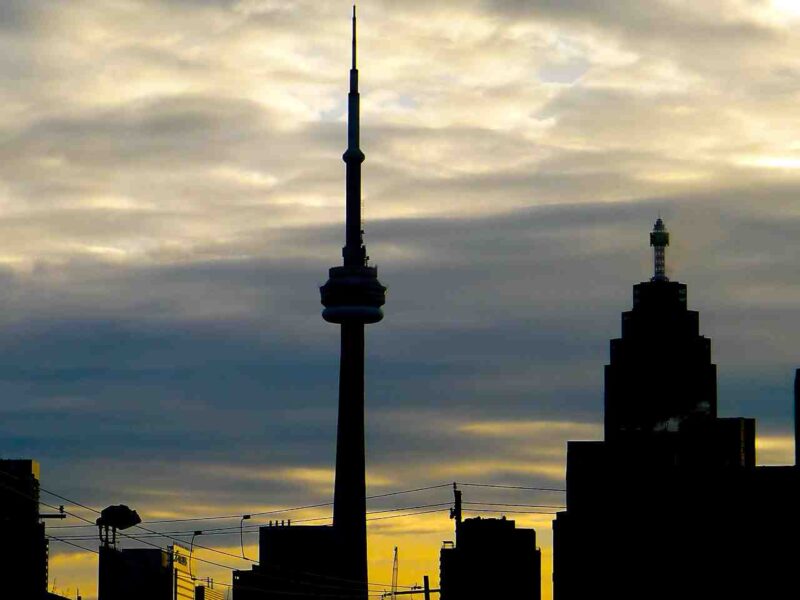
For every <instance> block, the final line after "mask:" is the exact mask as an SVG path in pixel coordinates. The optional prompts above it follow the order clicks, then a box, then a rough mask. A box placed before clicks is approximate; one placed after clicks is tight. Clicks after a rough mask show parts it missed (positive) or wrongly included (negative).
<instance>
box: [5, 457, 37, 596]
mask: <svg viewBox="0 0 800 600" xmlns="http://www.w3.org/2000/svg"><path fill="white" fill-rule="evenodd" d="M47 565H48V543H47V539H46V538H45V532H44V523H42V522H41V521H40V519H39V463H37V462H36V461H35V460H0V579H2V581H3V586H4V588H5V589H6V590H10V591H13V592H14V593H15V594H16V597H19V598H26V599H28V598H30V599H38V598H43V597H44V596H45V594H46V593H47ZM9 597H12V598H13V597H15V596H13V595H11V594H10V595H9Z"/></svg>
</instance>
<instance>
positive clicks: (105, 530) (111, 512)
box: [95, 504, 142, 547]
mask: <svg viewBox="0 0 800 600" xmlns="http://www.w3.org/2000/svg"><path fill="white" fill-rule="evenodd" d="M95 522H96V524H97V527H98V528H99V530H100V541H101V542H102V543H103V545H104V546H106V547H108V546H109V545H110V546H116V543H117V531H124V530H125V529H130V528H131V527H134V526H135V525H138V524H139V523H141V522H142V519H141V517H139V514H138V513H137V512H136V511H135V510H132V509H131V508H129V507H128V506H126V505H124V504H116V505H114V506H108V507H106V508H104V509H103V510H101V511H100V516H99V517H97V521H95Z"/></svg>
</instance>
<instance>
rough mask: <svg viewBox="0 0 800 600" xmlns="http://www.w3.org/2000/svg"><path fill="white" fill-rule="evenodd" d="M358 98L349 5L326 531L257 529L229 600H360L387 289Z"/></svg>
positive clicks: (332, 309) (330, 285)
mask: <svg viewBox="0 0 800 600" xmlns="http://www.w3.org/2000/svg"><path fill="white" fill-rule="evenodd" d="M359 102H360V96H359V90H358V68H357V64H356V13H355V7H354V8H353V36H352V66H351V69H350V92H349V95H348V128H347V131H348V135H347V140H348V144H347V150H346V151H345V153H344V156H343V159H344V162H345V164H346V167H347V172H346V209H345V210H346V219H345V221H346V226H345V246H344V248H343V250H342V255H343V265H342V266H338V267H333V268H332V269H330V271H329V279H328V281H327V283H326V284H325V285H324V286H322V288H321V290H320V292H321V297H322V298H321V299H322V304H323V306H324V307H325V309H324V310H323V312H322V316H323V318H324V319H325V320H326V321H328V322H329V323H335V324H337V325H340V326H341V355H340V369H339V413H338V427H337V434H336V482H335V489H334V498H333V504H334V506H333V526H332V527H325V526H315V527H289V526H275V527H264V528H262V529H261V532H260V538H259V552H260V558H261V560H260V564H259V565H258V566H256V567H253V569H252V570H250V571H236V572H234V579H233V585H234V588H233V589H234V595H235V597H236V600H248V599H250V598H253V599H256V598H257V599H259V600H265V599H269V598H284V597H286V596H287V595H291V596H292V597H294V598H297V599H298V600H301V599H302V598H317V597H319V596H320V595H321V594H328V595H336V594H342V595H345V596H347V597H350V598H360V599H362V600H366V598H367V596H368V574H367V523H366V456H365V449H364V326H365V325H368V324H371V323H377V322H378V321H380V320H381V319H382V318H383V311H382V310H381V307H382V306H383V304H384V302H385V296H386V288H384V287H383V286H382V285H381V284H380V282H379V281H378V270H377V268H376V267H374V266H370V265H369V257H368V256H367V252H366V247H365V246H364V240H363V233H364V232H363V229H362V219H361V163H362V162H364V153H363V152H362V151H361V148H360V142H359V139H360V107H359Z"/></svg>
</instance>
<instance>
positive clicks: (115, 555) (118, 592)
mask: <svg viewBox="0 0 800 600" xmlns="http://www.w3.org/2000/svg"><path fill="white" fill-rule="evenodd" d="M189 560H190V556H189V551H188V550H187V549H186V548H182V547H181V546H178V545H173V546H169V547H168V548H167V550H161V549H160V548H130V549H124V550H119V549H117V548H114V547H112V546H107V545H103V546H101V547H100V560H99V574H98V595H97V597H98V600H141V599H142V598H147V599H148V600H194V597H195V585H194V581H193V580H192V577H191V573H190V570H189Z"/></svg>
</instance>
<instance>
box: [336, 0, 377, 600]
mask: <svg viewBox="0 0 800 600" xmlns="http://www.w3.org/2000/svg"><path fill="white" fill-rule="evenodd" d="M352 43H353V63H352V67H351V69H350V93H349V95H348V124H347V134H348V135H347V141H348V144H347V151H346V152H345V153H344V156H343V157H342V158H343V159H344V162H345V165H346V172H347V175H346V181H347V183H346V219H345V222H346V232H345V246H344V248H343V249H342V256H343V259H344V260H343V265H342V266H339V267H333V268H332V269H330V271H329V279H328V281H327V283H326V284H325V285H323V286H322V288H320V293H321V296H322V305H323V306H324V307H325V308H324V310H323V311H322V318H323V319H325V320H326V321H328V322H329V323H335V324H337V325H340V326H341V355H340V364H339V414H338V425H337V432H336V481H335V486H334V497H333V529H334V534H335V537H336V539H337V546H338V547H337V554H338V556H336V558H335V560H337V561H338V562H339V565H340V566H339V569H340V571H339V572H340V577H341V578H343V579H346V580H349V581H351V582H356V588H357V589H354V590H353V592H352V594H351V597H358V598H359V599H360V600H367V597H368V583H367V582H368V576H367V523H366V473H365V470H366V458H365V450H364V325H367V324H370V323H377V322H378V321H380V320H381V319H383V311H382V309H381V307H382V306H383V304H384V302H385V301H386V288H385V287H383V285H381V283H380V282H379V281H378V269H377V267H372V266H369V257H368V256H367V251H366V247H365V246H364V240H363V234H364V232H363V230H362V222H361V164H362V163H363V162H364V153H363V152H362V151H361V148H360V142H359V137H360V131H359V129H360V115H359V92H358V69H357V65H356V10H355V7H353V42H352Z"/></svg>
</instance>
